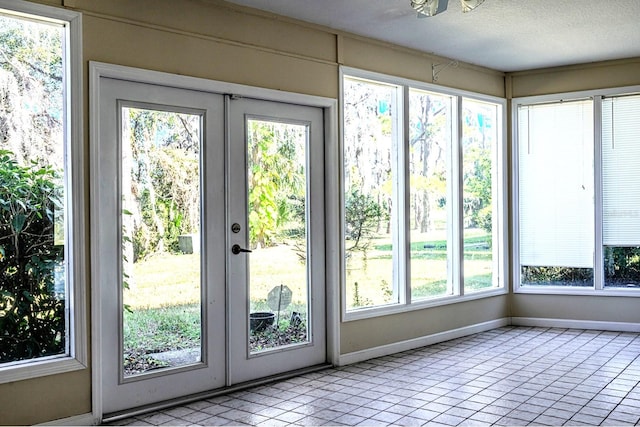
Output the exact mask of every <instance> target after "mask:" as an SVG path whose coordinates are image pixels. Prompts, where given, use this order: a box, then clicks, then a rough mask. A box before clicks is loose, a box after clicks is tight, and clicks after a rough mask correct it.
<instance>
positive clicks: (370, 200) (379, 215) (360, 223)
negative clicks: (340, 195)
mask: <svg viewBox="0 0 640 427" xmlns="http://www.w3.org/2000/svg"><path fill="white" fill-rule="evenodd" d="M344 215H345V226H346V230H345V236H346V238H347V239H349V240H350V241H351V244H350V246H349V247H348V248H347V249H346V250H347V251H355V250H363V251H366V250H367V249H368V247H369V243H370V241H371V237H373V235H374V234H375V233H376V231H377V230H378V225H379V223H380V221H382V220H384V219H386V209H383V207H382V206H380V204H379V203H378V202H377V201H376V200H375V199H374V197H373V196H371V195H370V194H364V193H362V192H361V191H360V190H358V189H357V188H352V189H351V190H350V191H349V192H347V194H346V195H345V201H344Z"/></svg>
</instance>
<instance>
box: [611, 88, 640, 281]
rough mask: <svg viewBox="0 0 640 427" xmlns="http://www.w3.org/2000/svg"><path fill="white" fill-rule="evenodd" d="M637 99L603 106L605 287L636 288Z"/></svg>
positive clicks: (639, 233) (639, 238)
mask: <svg viewBox="0 0 640 427" xmlns="http://www.w3.org/2000/svg"><path fill="white" fill-rule="evenodd" d="M638 165H640V96H624V97H617V98H606V99H604V100H603V101H602V204H603V206H602V240H603V245H604V251H603V252H604V253H603V255H604V285H605V286H606V287H625V288H626V287H637V286H640V227H639V226H638V221H639V220H640V193H639V192H638V188H640V169H639V168H638Z"/></svg>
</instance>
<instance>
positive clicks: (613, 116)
mask: <svg viewBox="0 0 640 427" xmlns="http://www.w3.org/2000/svg"><path fill="white" fill-rule="evenodd" d="M578 95H583V96H582V97H580V96H578ZM585 95H586V96H585ZM558 97H560V96H558ZM562 98H563V100H562V101H560V100H558V99H557V98H556V99H550V97H540V98H530V99H524V100H514V102H515V103H516V105H517V108H515V109H514V111H516V114H517V132H516V135H517V150H516V152H517V154H516V156H517V157H516V168H515V170H516V173H517V176H518V181H517V182H518V185H517V192H516V194H517V218H518V220H517V233H516V236H517V240H518V244H517V251H516V254H517V256H516V260H517V261H518V268H517V269H516V278H515V282H516V285H517V289H519V290H521V291H526V290H533V291H535V290H538V291H540V290H546V291H558V290H562V291H563V292H567V291H573V292H575V291H583V292H584V291H590V292H593V291H594V290H595V291H602V290H609V291H611V292H616V291H620V290H623V289H624V290H628V289H634V288H640V228H638V218H640V198H639V196H638V192H637V188H638V184H640V170H639V169H638V167H637V165H638V162H640V144H638V142H640V125H639V123H640V121H639V120H640V96H638V95H634V94H631V95H627V94H620V93H616V91H615V90H612V91H609V92H607V93H588V94H574V97H573V99H571V98H572V97H571V94H564V95H562Z"/></svg>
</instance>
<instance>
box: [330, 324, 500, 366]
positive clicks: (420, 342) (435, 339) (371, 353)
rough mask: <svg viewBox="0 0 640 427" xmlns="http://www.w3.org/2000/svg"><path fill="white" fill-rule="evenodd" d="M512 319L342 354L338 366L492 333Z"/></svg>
mask: <svg viewBox="0 0 640 427" xmlns="http://www.w3.org/2000/svg"><path fill="white" fill-rule="evenodd" d="M510 324H511V322H510V318H508V317H504V318H502V319H496V320H490V321H488V322H483V323H477V324H475V325H470V326H465V327H463V328H458V329H452V330H450V331H445V332H440V333H437V334H433V335H427V336H424V337H420V338H414V339H410V340H406V341H400V342H396V343H393V344H387V345H382V346H379V347H373V348H369V349H366V350H360V351H354V352H353V353H346V354H342V355H340V356H339V358H338V366H344V365H350V364H352V363H358V362H362V361H365V360H369V359H373V358H376V357H382V356H388V355H390V354H394V353H400V352H402V351H407V350H413V349H414V348H420V347H424V346H427V345H432V344H437V343H439V342H443V341H449V340H452V339H456V338H460V337H464V336H467V335H471V334H476V333H478V332H485V331H490V330H491V329H495V328H500V327H503V326H508V325H510Z"/></svg>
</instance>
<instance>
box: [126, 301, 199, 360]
mask: <svg viewBox="0 0 640 427" xmlns="http://www.w3.org/2000/svg"><path fill="white" fill-rule="evenodd" d="M200 323H201V322H200V305H199V304H190V305H176V306H168V307H161V308H152V309H146V310H144V309H143V310H131V311H126V312H125V313H124V325H123V326H124V328H123V334H124V336H123V340H124V341H123V342H124V351H125V353H134V354H135V353H136V352H139V351H141V350H144V352H146V353H160V352H163V351H170V350H180V349H187V348H192V347H199V346H200V331H201V329H202V328H201V324H200Z"/></svg>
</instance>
